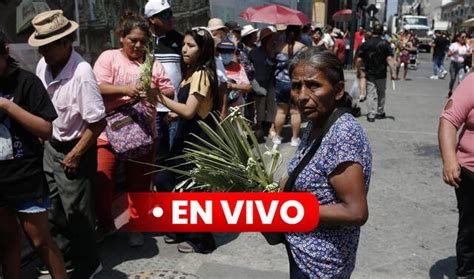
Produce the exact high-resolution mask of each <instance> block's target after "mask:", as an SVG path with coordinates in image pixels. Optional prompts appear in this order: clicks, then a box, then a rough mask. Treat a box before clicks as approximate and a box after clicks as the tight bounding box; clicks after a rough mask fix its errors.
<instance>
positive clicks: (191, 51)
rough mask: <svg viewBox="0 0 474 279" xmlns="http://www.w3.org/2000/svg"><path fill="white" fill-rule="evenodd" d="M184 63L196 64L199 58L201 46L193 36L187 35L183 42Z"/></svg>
mask: <svg viewBox="0 0 474 279" xmlns="http://www.w3.org/2000/svg"><path fill="white" fill-rule="evenodd" d="M181 54H182V55H183V61H184V64H186V65H192V64H194V63H195V62H196V61H197V59H198V56H199V46H198V45H197V43H196V41H195V40H194V39H193V37H192V36H190V35H186V36H185V37H184V41H183V48H182V50H181Z"/></svg>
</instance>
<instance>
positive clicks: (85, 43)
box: [78, 0, 209, 62]
mask: <svg viewBox="0 0 474 279" xmlns="http://www.w3.org/2000/svg"><path fill="white" fill-rule="evenodd" d="M78 2H79V25H80V45H79V47H78V49H79V51H80V52H81V53H82V54H83V55H84V57H85V59H86V60H88V61H90V62H93V61H95V59H96V58H97V57H98V56H99V54H100V53H102V51H104V50H106V49H110V48H117V47H120V44H119V38H118V36H117V35H116V32H115V31H116V29H117V27H118V26H119V24H120V18H121V16H122V14H123V13H124V11H125V10H127V9H130V10H132V11H135V12H137V13H139V14H143V11H144V6H145V4H146V2H147V0H78ZM169 3H170V5H171V8H172V9H173V16H174V18H173V27H174V28H175V29H177V30H178V31H180V32H184V31H186V30H187V29H189V28H191V27H192V26H203V25H207V21H208V20H209V0H170V1H169Z"/></svg>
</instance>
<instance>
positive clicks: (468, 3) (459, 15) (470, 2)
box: [441, 0, 474, 32]
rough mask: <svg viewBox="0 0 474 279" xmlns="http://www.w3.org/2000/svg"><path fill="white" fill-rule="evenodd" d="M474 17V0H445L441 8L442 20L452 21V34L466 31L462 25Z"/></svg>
mask: <svg viewBox="0 0 474 279" xmlns="http://www.w3.org/2000/svg"><path fill="white" fill-rule="evenodd" d="M473 17H474V0H444V1H443V2H442V6H441V20H444V21H450V22H451V27H452V30H451V31H452V32H457V31H460V30H463V29H466V28H464V27H463V26H462V23H463V22H464V21H466V20H468V19H470V18H473Z"/></svg>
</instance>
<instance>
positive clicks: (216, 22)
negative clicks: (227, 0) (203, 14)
mask: <svg viewBox="0 0 474 279" xmlns="http://www.w3.org/2000/svg"><path fill="white" fill-rule="evenodd" d="M222 28H226V27H225V25H224V21H222V19H220V18H211V19H210V20H209V22H208V23H207V29H209V30H211V31H214V30H219V29H222Z"/></svg>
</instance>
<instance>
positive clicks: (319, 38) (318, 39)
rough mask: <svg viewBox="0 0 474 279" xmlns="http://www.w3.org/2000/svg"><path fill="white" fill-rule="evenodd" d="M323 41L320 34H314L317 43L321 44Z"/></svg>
mask: <svg viewBox="0 0 474 279" xmlns="http://www.w3.org/2000/svg"><path fill="white" fill-rule="evenodd" d="M321 39H322V36H321V34H320V33H319V32H314V34H313V40H314V41H315V42H319V41H320V40H321Z"/></svg>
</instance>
